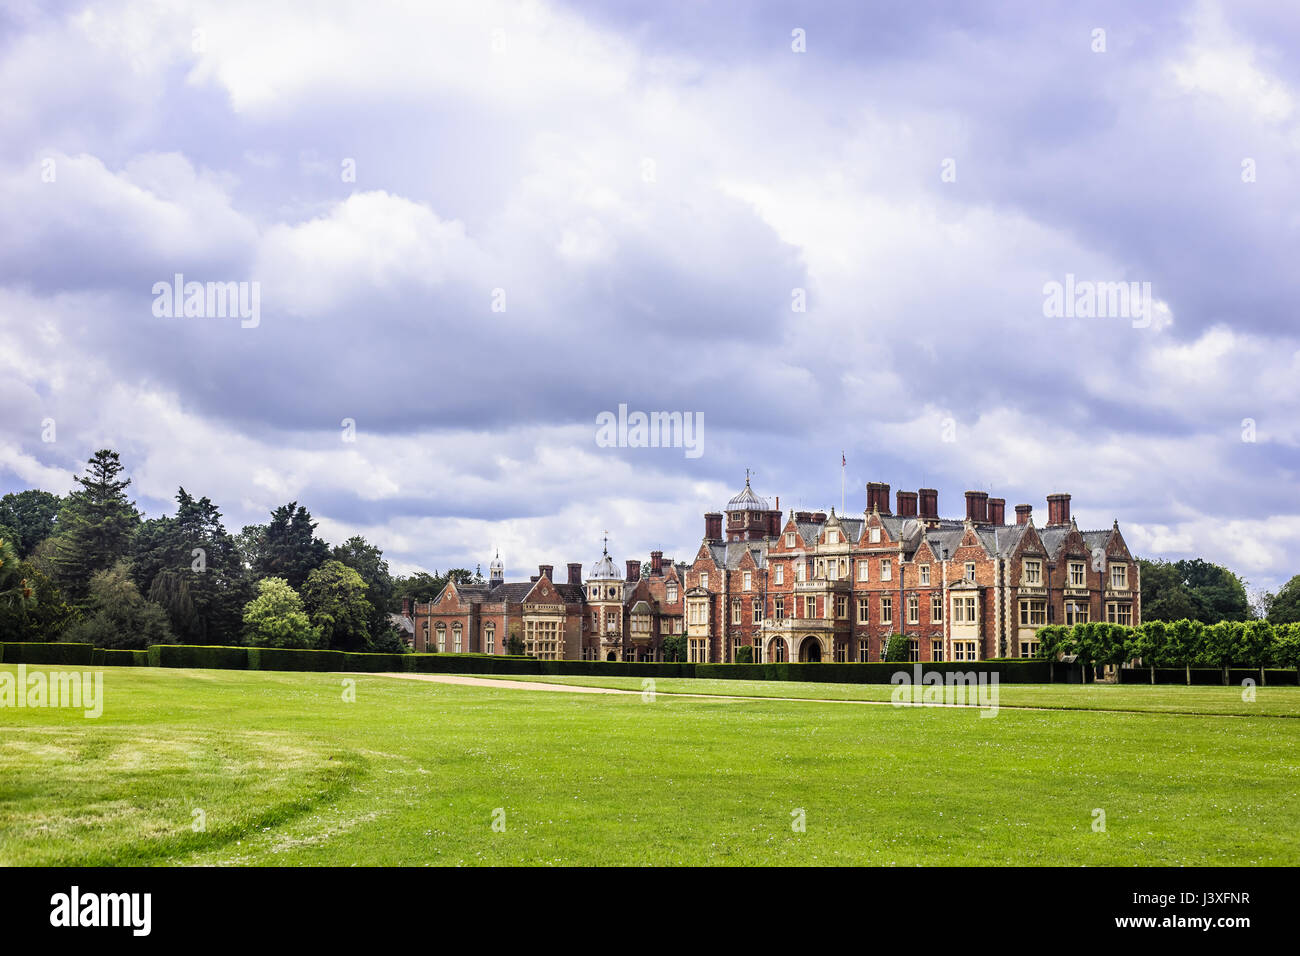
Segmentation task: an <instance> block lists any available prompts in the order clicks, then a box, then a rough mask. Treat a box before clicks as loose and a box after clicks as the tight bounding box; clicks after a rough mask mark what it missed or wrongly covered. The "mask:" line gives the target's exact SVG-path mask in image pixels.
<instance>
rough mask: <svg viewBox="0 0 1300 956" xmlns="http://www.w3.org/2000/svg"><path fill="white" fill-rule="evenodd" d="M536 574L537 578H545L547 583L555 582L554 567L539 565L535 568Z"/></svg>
mask: <svg viewBox="0 0 1300 956" xmlns="http://www.w3.org/2000/svg"><path fill="white" fill-rule="evenodd" d="M537 574H538V576H539V577H543V578H546V580H548V581H551V582H554V581H555V565H553V564H539V565H538V566H537Z"/></svg>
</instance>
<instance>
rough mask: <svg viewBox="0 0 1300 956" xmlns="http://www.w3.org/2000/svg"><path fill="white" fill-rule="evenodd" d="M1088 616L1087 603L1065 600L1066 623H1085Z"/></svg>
mask: <svg viewBox="0 0 1300 956" xmlns="http://www.w3.org/2000/svg"><path fill="white" fill-rule="evenodd" d="M1088 618H1089V613H1088V605H1087V604H1081V603H1079V602H1078V601H1066V602H1065V623H1066V624H1087V623H1088Z"/></svg>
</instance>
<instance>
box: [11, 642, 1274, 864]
mask: <svg viewBox="0 0 1300 956" xmlns="http://www.w3.org/2000/svg"><path fill="white" fill-rule="evenodd" d="M0 668H3V669H5V670H10V671H12V670H13V669H14V668H13V667H12V666H4V665H0ZM29 670H30V668H29ZM104 673H105V694H106V702H105V707H104V713H103V716H102V717H100V718H98V719H86V718H84V717H83V716H81V714H80V712H78V711H70V710H55V709H21V710H16V709H10V708H5V709H0V864H3V865H25V864H185V865H189V864H254V865H298V864H312V865H343V866H346V865H354V864H359V865H375V864H413V865H421V864H450V865H454V864H470V865H473V864H513V863H518V864H535V865H553V864H617V863H622V864H656V865H666V864H794V865H805V864H848V863H865V864H897V865H914V864H932V865H943V864H1002V863H1018V864H1067V865H1074V864H1088V865H1104V864H1116V865H1142V864H1189V865H1194V864H1209V865H1217V864H1222V865H1253V864H1263V863H1272V864H1296V863H1300V796H1297V794H1298V793H1300V770H1298V766H1297V765H1298V762H1300V757H1298V755H1300V720H1295V719H1292V718H1286V717H1273V716H1264V715H1263V714H1262V712H1261V715H1260V716H1251V717H1244V718H1242V717H1224V716H1178V715H1173V714H1161V713H1145V714H1134V713H1121V712H1107V711H1101V710H1095V709H1094V710H1077V711H1076V710H1015V709H1011V708H1009V707H1007V706H1006V705H1007V703H1008V700H1007V698H1008V697H1009V696H1010V694H1011V691H1012V688H1010V687H1003V688H1001V691H1002V704H1003V708H1002V709H1001V711H1000V712H999V713H998V715H997V716H996V717H995V718H993V719H988V718H984V717H981V716H980V713H979V711H976V710H954V709H936V708H916V707H911V708H894V707H884V706H861V705H846V704H836V703H822V702H816V701H814V702H805V701H792V700H781V699H766V700H756V701H734V700H732V701H726V700H708V699H693V698H686V697H673V696H670V695H669V694H667V693H659V694H658V695H656V696H655V698H654V700H653V702H649V701H647V700H644V699H643V698H642V697H641V696H640V695H628V696H621V695H578V694H567V693H562V692H544V691H526V690H518V689H512V688H509V687H504V686H503V687H501V688H500V689H498V688H494V687H492V688H482V687H460V686H453V685H448V684H436V683H426V682H422V681H416V680H404V679H398V678H389V677H382V676H368V675H331V674H288V673H269V672H243V671H199V670H172V669H158V668H139V669H136V668H104ZM349 676H350V677H351V679H353V680H355V691H356V701H355V703H348V702H345V701H344V700H343V682H344V680H346V679H348V677H349ZM588 680H589V679H588ZM672 683H675V682H671V681H660V682H659V684H658V690H660V691H667V690H668V689H669V688H668V686H667V685H669V684H672ZM691 683H692V684H701V683H705V682H691ZM719 683H725V684H726V685H727V686H728V687H729V688H731V692H732V693H735V692H737V691H739V690H741V689H742V688H743V686H744V685H743V684H742V682H732V681H727V682H719ZM632 685H633V686H634V687H635V689H638V690H639V689H641V683H640V681H639V680H633V681H632ZM812 686H817V687H820V688H824V689H825V688H829V687H830V686H831V685H803V688H806V687H812ZM853 686H854V687H855V689H856V690H857V691H859V692H865V691H868V690H871V691H879V690H882V689H883V690H888V688H863V687H860V686H857V685H853ZM787 689H789V690H791V691H795V690H799V689H802V688H800V687H799V686H798V685H787ZM1016 690H1017V691H1019V690H1025V691H1028V690H1030V689H1029V688H1016ZM1040 690H1041V692H1042V693H1044V694H1046V693H1049V692H1050V693H1052V694H1066V695H1068V694H1070V693H1071V692H1080V693H1086V694H1092V695H1095V694H1097V693H1100V692H1102V690H1103V689H1102V688H1042V689H1040ZM1105 690H1107V691H1110V692H1113V693H1114V694H1115V697H1114V698H1113V699H1114V700H1117V701H1121V702H1124V703H1134V704H1138V705H1141V704H1143V702H1144V701H1145V702H1146V704H1149V705H1150V706H1153V707H1155V706H1165V704H1164V703H1162V702H1161V701H1162V699H1163V695H1165V694H1170V693H1172V692H1174V691H1189V689H1188V688H1155V689H1151V688H1141V687H1137V688H1105ZM1190 691H1191V692H1197V693H1184V694H1181V695H1180V696H1178V697H1177V700H1176V701H1174V702H1175V703H1177V704H1178V706H1177V707H1175V708H1174V709H1178V710H1186V709H1189V708H1188V706H1187V705H1189V704H1190V705H1192V706H1193V707H1194V708H1198V709H1202V710H1203V709H1212V708H1214V707H1216V706H1226V705H1227V704H1226V703H1225V699H1223V698H1222V697H1221V695H1222V694H1223V693H1224V691H1223V689H1220V688H1191V689H1190ZM709 692H712V689H710V691H709ZM1235 693H1236V696H1237V698H1238V702H1239V698H1240V692H1239V691H1236V692H1235ZM1288 694H1289V695H1290V696H1286V695H1288ZM1274 695H1276V700H1272V698H1273V697H1274ZM800 696H804V695H803V694H800ZM1297 696H1298V695H1297V692H1296V690H1295V689H1290V690H1288V689H1283V688H1276V689H1263V690H1261V691H1260V694H1259V699H1260V701H1268V702H1269V707H1271V708H1274V709H1277V710H1283V711H1287V712H1291V711H1292V710H1294V704H1295V699H1296V697H1297ZM1063 699H1066V698H1063ZM1080 699H1085V698H1082V697H1081V698H1080ZM1108 699H1111V698H1108ZM1119 709H1120V710H1126V709H1134V708H1131V707H1126V708H1119ZM1097 810H1102V811H1104V812H1105V830H1104V832H1097V831H1096V830H1094V821H1095V820H1098V819H1099V817H1098V816H1097V815H1096V814H1095V812H1094V811H1097ZM196 811H198V813H196ZM494 820H495V821H496V822H497V824H498V827H497V828H496V829H494V827H493V823H494ZM800 820H802V821H803V824H804V826H803V830H802V832H800V831H798V830H796V829H795V828H794V827H792V823H796V824H797V823H798V822H799V821H800ZM200 822H201V823H202V824H203V826H202V829H201V831H200V832H196V829H195V828H196V826H198V824H199V823H200Z"/></svg>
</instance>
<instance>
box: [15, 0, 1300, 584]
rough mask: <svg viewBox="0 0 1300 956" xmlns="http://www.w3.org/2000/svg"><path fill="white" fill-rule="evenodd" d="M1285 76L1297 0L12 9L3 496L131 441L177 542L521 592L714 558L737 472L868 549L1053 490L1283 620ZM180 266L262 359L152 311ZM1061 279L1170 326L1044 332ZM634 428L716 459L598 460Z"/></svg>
mask: <svg viewBox="0 0 1300 956" xmlns="http://www.w3.org/2000/svg"><path fill="white" fill-rule="evenodd" d="M742 6H743V7H744V12H738V8H741V7H742ZM1297 49H1300V13H1298V12H1297V11H1296V10H1295V9H1294V7H1293V5H1291V4H1288V3H1283V2H1278V0H1234V2H1232V3H1226V2H1225V3H1215V2H1205V3H1196V2H1188V3H1181V2H1180V3H1158V2H1151V3H1142V4H1132V3H1130V2H1124V0H1115V2H1079V0H1060V2H1045V0H1024V2H1019V3H999V4H972V3H969V2H965V0H950V2H932V3H921V2H911V0H897V2H892V0H890V2H885V0H873V2H869V3H859V2H843V3H836V4H829V3H828V4H814V5H809V4H806V3H776V2H759V3H749V4H744V5H741V4H734V3H730V2H724V0H716V2H699V0H689V2H688V0H681V2H666V0H654V2H651V0H645V2H604V3H599V4H595V3H593V4H587V3H563V2H497V0H472V2H465V3H451V2H438V3H391V4H386V3H382V2H367V3H364V4H363V3H349V4H323V3H315V4H303V3H277V2H268V0H250V2H244V0H220V2H211V3H205V2H198V3H161V2H159V3H143V2H139V3H137V2H124V3H115V2H107V3H99V4H89V5H85V4H81V3H40V4H37V3H28V2H25V0H7V2H6V3H5V4H4V8H3V12H0V90H3V91H4V95H3V96H0V210H3V218H4V228H3V230H0V412H2V414H0V491H13V490H19V489H22V488H27V487H41V488H45V489H48V490H51V491H56V492H61V493H62V492H66V491H68V490H69V489H70V487H71V485H72V476H73V474H74V473H75V472H78V471H79V470H80V469H81V466H82V464H83V463H84V461H85V459H86V458H87V456H88V455H89V454H90V453H91V452H93V451H94V450H95V449H96V448H99V447H103V446H109V447H112V448H115V449H117V450H119V451H120V452H121V453H122V456H123V459H124V462H125V463H126V465H127V467H128V470H129V472H130V474H131V476H132V478H133V481H134V483H133V485H132V489H133V491H134V493H135V497H136V500H137V503H138V504H139V505H140V506H141V508H143V509H144V510H145V511H146V512H148V513H149V514H151V515H157V514H161V513H164V512H165V511H170V510H171V508H172V501H171V498H172V496H173V495H174V494H175V492H176V488H177V486H178V485H182V484H183V485H184V486H185V488H186V489H187V490H189V491H190V492H192V493H195V494H199V495H207V496H209V497H211V498H212V499H213V500H214V501H215V502H217V503H218V504H219V505H220V506H221V508H222V509H223V511H224V513H225V515H226V519H227V524H228V526H229V527H231V529H232V530H238V528H239V527H241V526H242V525H244V524H246V523H250V522H254V521H262V520H265V517H266V515H267V513H268V512H269V511H270V509H271V508H273V507H274V506H276V505H278V504H281V503H284V502H286V501H289V500H292V499H296V500H299V501H301V502H303V503H305V504H306V505H307V506H308V507H309V508H310V509H311V511H312V512H313V514H314V515H315V516H316V517H317V518H318V519H319V520H320V532H321V533H322V534H323V535H324V536H325V537H327V538H328V539H329V540H331V541H334V542H337V541H339V540H342V539H343V538H344V537H346V536H348V535H350V534H353V533H361V534H364V535H366V536H367V537H368V538H370V539H371V540H372V541H374V542H376V543H378V544H379V545H381V546H382V547H383V548H384V549H385V551H386V553H387V555H388V557H389V558H390V560H391V562H392V563H393V565H394V567H395V569H397V570H403V571H406V570H410V569H413V568H417V567H422V568H426V569H435V568H436V569H444V568H446V567H449V566H456V565H461V566H468V567H471V568H472V567H473V566H474V565H475V564H478V563H481V564H482V565H483V566H484V568H485V569H486V565H487V562H488V560H489V559H490V558H491V556H492V551H493V549H494V548H498V547H499V548H500V550H501V554H502V557H503V558H504V559H505V561H506V564H507V568H508V573H510V574H511V575H512V576H522V575H525V574H527V573H528V572H529V570H530V569H533V568H535V566H536V565H537V564H538V563H541V562H548V563H553V564H556V565H563V564H564V563H566V562H568V561H583V562H585V563H587V564H590V563H591V562H592V561H593V560H594V558H595V557H596V556H598V555H599V553H600V537H601V532H602V531H603V530H605V529H608V530H609V533H610V538H611V541H610V549H611V552H612V553H614V554H615V556H616V557H617V558H619V559H622V558H624V557H633V556H636V557H643V556H644V555H645V553H646V552H648V551H649V550H650V549H651V548H654V547H660V548H662V549H663V550H664V551H665V552H666V553H667V554H669V555H672V556H677V557H686V556H688V555H689V554H690V553H691V552H693V550H694V549H695V547H697V546H698V543H699V540H700V535H701V534H702V526H703V519H702V517H701V515H702V513H703V512H704V511H706V510H710V509H713V508H718V507H720V506H721V505H722V504H723V503H724V502H725V501H726V499H727V498H728V497H730V495H732V494H734V493H735V492H736V491H737V490H738V488H739V487H741V486H742V485H743V483H744V472H745V469H746V468H750V469H752V470H753V471H754V472H755V478H754V487H755V490H757V491H758V492H759V493H760V494H764V495H767V496H769V497H771V496H775V495H780V497H781V505H782V507H783V508H787V509H788V508H790V507H805V508H814V507H829V506H831V505H836V506H838V505H839V502H840V480H841V474H840V471H841V469H840V455H841V452H843V453H844V454H845V455H846V457H847V461H848V466H847V469H846V470H845V475H846V480H847V487H848V495H847V501H848V508H849V510H850V511H851V512H854V513H857V512H860V511H861V510H862V507H863V501H864V492H863V485H864V484H865V482H867V481H872V480H880V481H887V482H889V483H890V484H891V485H892V487H893V489H894V490H897V489H899V488H903V489H915V488H917V487H919V486H933V487H937V488H938V489H939V491H940V495H939V503H940V509H941V511H942V512H943V513H945V514H956V515H960V513H961V512H962V509H963V504H962V497H961V495H962V492H963V491H964V490H966V489H983V490H987V491H989V492H990V493H991V494H993V495H994V496H1001V497H1005V498H1006V499H1007V502H1008V513H1010V510H1011V506H1012V505H1014V504H1016V503H1018V502H1029V503H1032V504H1033V505H1034V506H1035V515H1036V517H1037V519H1038V521H1039V522H1040V523H1041V522H1042V521H1043V520H1044V519H1045V517H1046V505H1045V503H1044V499H1045V496H1046V495H1047V494H1049V493H1051V492H1057V491H1067V492H1070V493H1071V494H1073V496H1074V498H1073V506H1074V513H1075V515H1076V517H1077V518H1078V520H1079V524H1080V526H1081V527H1083V528H1097V527H1107V526H1109V525H1110V523H1111V521H1112V520H1113V519H1115V518H1118V519H1119V521H1120V523H1121V526H1122V527H1123V529H1124V532H1125V536H1126V538H1127V539H1128V541H1129V544H1130V546H1131V547H1132V548H1133V549H1134V550H1135V551H1136V552H1137V553H1139V554H1141V555H1144V556H1151V557H1156V556H1163V557H1181V556H1189V555H1202V556H1205V557H1208V558H1210V559H1213V560H1216V561H1220V562H1223V563H1226V564H1228V565H1229V566H1230V567H1232V568H1234V569H1235V570H1237V571H1238V572H1239V573H1241V574H1242V575H1243V576H1244V577H1246V578H1247V579H1248V580H1249V581H1250V582H1251V583H1252V584H1253V585H1255V586H1268V587H1275V586H1276V585H1277V584H1279V583H1280V582H1281V581H1284V580H1285V579H1286V578H1288V577H1290V576H1291V575H1292V574H1294V573H1296V572H1300V495H1298V494H1297V464H1298V461H1300V458H1298V457H1297V445H1298V444H1300V387H1298V384H1297V383H1300V326H1298V323H1297V302H1300V295H1298V293H1300V289H1298V288H1297V286H1298V285H1300V280H1298V279H1297V277H1298V276H1300V269H1297V262H1298V261H1300V202H1298V200H1300V57H1297V56H1295V55H1294V54H1295V52H1296V51H1297ZM177 273H179V274H181V275H183V276H184V278H185V281H198V282H204V283H206V282H222V283H226V282H237V283H249V285H248V286H245V288H246V289H251V288H252V286H251V284H252V283H254V282H255V283H257V284H258V285H257V288H258V292H259V296H260V299H259V303H260V305H259V313H258V320H257V324H256V325H255V326H250V327H244V326H245V325H249V323H247V322H241V320H240V318H238V317H222V316H213V315H205V316H189V317H186V316H184V315H183V314H182V315H180V316H178V317H173V316H168V315H162V316H159V315H157V314H156V313H157V312H158V311H159V309H158V307H157V306H158V303H157V296H156V295H155V293H154V287H155V283H160V282H163V283H170V282H172V280H173V276H175V275H176V274H177ZM1067 276H1074V277H1075V279H1076V281H1088V282H1099V283H1100V282H1106V283H1109V282H1135V283H1139V284H1141V283H1150V286H1149V288H1150V290H1151V296H1152V299H1151V301H1152V315H1151V319H1152V320H1151V321H1149V322H1146V323H1142V322H1138V321H1136V320H1130V318H1128V317H1125V316H1122V315H1121V316H1118V317H1117V316H1114V315H1105V316H1099V317H1061V316H1048V315H1045V308H1044V302H1045V298H1046V296H1045V292H1044V290H1045V287H1047V285H1048V284H1049V283H1052V282H1061V283H1064V282H1065V281H1066V277H1067ZM799 290H802V291H799ZM800 299H802V301H803V302H804V303H805V307H804V309H803V311H799V310H798V308H797V305H796V303H797V302H798V301H799V300H800ZM1135 325H1137V326H1142V325H1145V327H1135ZM620 404H625V405H627V406H628V408H629V409H630V410H643V411H647V412H650V411H681V412H687V413H690V414H692V415H695V416H702V419H703V422H704V431H703V445H702V446H701V451H702V454H700V455H699V456H698V457H690V456H688V455H687V454H686V453H685V450H684V449H682V448H659V449H648V448H631V447H626V448H618V447H613V448H608V447H601V445H600V444H598V443H597V440H596V438H597V429H596V420H597V416H599V415H600V413H601V412H605V411H616V410H617V409H618V406H619V405H620ZM345 420H350V421H351V422H353V423H355V428H354V430H352V429H349V428H347V427H345V426H344V424H343V423H344V422H345ZM349 439H352V440H349Z"/></svg>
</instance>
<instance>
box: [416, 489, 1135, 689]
mask: <svg viewBox="0 0 1300 956" xmlns="http://www.w3.org/2000/svg"><path fill="white" fill-rule="evenodd" d="M938 505H939V493H938V492H937V491H935V490H934V489H931V488H922V489H920V490H919V491H899V492H898V494H897V499H896V508H895V509H894V510H891V508H890V501H889V486H888V485H887V484H882V483H878V482H872V483H870V484H868V485H867V508H866V511H865V513H864V514H863V516H862V517H860V518H849V517H846V516H843V515H837V514H836V513H835V510H834V509H833V508H832V509H831V511H830V513H829V514H827V513H825V512H821V511H817V512H808V511H797V512H793V511H792V512H791V513H790V514H789V515H787V516H785V517H784V518H783V517H782V513H781V510H780V499H779V498H778V499H777V500H776V505H775V506H772V505H769V503H768V502H767V501H766V500H765V499H763V498H761V497H759V496H758V495H757V494H755V493H754V491H753V490H752V489H751V488H750V485H749V481H748V480H746V482H745V487H744V489H743V490H742V491H741V492H740V493H739V494H738V495H736V496H735V497H734V498H732V499H731V500H730V501H729V502H727V506H726V509H725V513H724V512H710V513H708V514H706V515H705V516H704V539H703V541H702V542H701V543H700V548H699V551H697V552H696V554H695V557H694V559H693V560H692V561H690V562H674V561H672V560H668V561H665V560H664V557H663V552H661V551H653V552H651V554H650V561H649V563H648V565H643V564H642V562H640V561H638V560H628V561H627V562H626V564H625V565H624V566H623V567H622V568H620V567H619V565H618V564H617V563H616V562H615V561H614V559H613V558H611V557H610V555H609V553H608V546H607V545H606V550H605V553H604V554H602V555H601V557H600V559H599V560H598V561H597V562H596V563H595V564H594V565H593V566H592V568H591V569H590V571H589V572H588V574H587V576H586V577H585V578H584V577H583V566H582V565H581V564H570V565H569V566H568V573H567V580H565V581H563V582H560V581H557V580H556V578H555V569H554V567H553V566H552V565H542V566H541V567H539V568H538V573H537V574H536V575H534V576H533V577H532V578H531V579H530V580H529V581H527V582H517V583H510V582H506V581H505V580H504V576H503V573H502V563H501V561H500V557H499V556H498V557H497V558H496V559H494V560H493V561H492V563H491V565H490V567H489V578H488V582H487V583H486V584H485V585H457V584H454V583H452V584H448V585H447V586H446V587H445V588H444V589H443V591H442V593H440V594H439V595H438V596H437V597H436V598H435V599H434V600H433V601H432V602H430V603H428V604H419V603H417V604H416V605H415V606H414V608H412V609H411V619H412V623H413V624H414V632H415V637H414V642H415V649H416V650H417V651H425V650H428V651H444V652H457V651H463V652H479V653H489V654H504V653H506V643H507V639H508V638H509V637H510V636H511V635H514V636H517V637H518V638H519V639H520V640H521V641H522V642H523V644H524V648H525V652H526V653H528V654H530V655H533V656H535V657H539V658H545V659H585V660H614V661H624V660H626V661H633V660H635V661H657V660H662V659H663V650H662V645H663V640H664V638H665V637H668V636H673V635H684V636H685V638H686V647H687V659H688V660H691V661H697V662H711V663H717V662H732V661H734V660H736V656H737V652H738V651H739V649H740V648H741V647H743V646H746V645H748V646H751V647H753V649H754V650H753V654H754V659H755V660H756V661H796V660H798V661H828V660H833V661H879V660H882V659H883V653H884V648H885V644H886V643H887V641H888V638H889V636H890V635H891V634H903V635H905V636H906V637H907V638H909V639H910V643H911V656H912V659H913V660H919V661H946V660H983V659H986V658H990V657H1028V656H1032V655H1033V653H1034V651H1035V649H1036V637H1035V635H1036V632H1037V628H1039V627H1041V626H1042V625H1044V624H1049V623H1064V624H1072V623H1074V622H1076V621H1088V620H1094V621H1102V620H1104V621H1111V622H1115V623H1119V624H1137V623H1139V618H1140V614H1141V608H1140V599H1139V593H1140V588H1139V581H1138V568H1137V564H1136V562H1135V561H1134V560H1133V557H1132V555H1131V554H1130V553H1129V550H1128V546H1127V545H1126V544H1125V543H1124V538H1123V536H1122V535H1121V534H1120V530H1119V523H1118V521H1117V522H1116V523H1115V524H1114V525H1113V526H1112V527H1110V528H1108V529H1106V530H1102V531H1080V530H1079V529H1078V527H1077V526H1076V525H1075V522H1074V519H1073V518H1071V517H1070V496H1069V495H1065V494H1055V495H1049V496H1048V498H1047V523H1046V524H1045V525H1044V526H1043V527H1042V528H1041V529H1040V528H1038V527H1037V526H1036V525H1035V524H1034V520H1033V509H1032V507H1031V506H1030V505H1016V508H1015V522H1014V523H1013V524H1008V523H1007V522H1006V520H1005V510H1006V502H1005V501H1004V500H1003V499H1001V498H990V497H989V496H988V494H987V493H986V492H979V491H968V492H966V516H965V517H964V518H960V519H958V518H941V517H939V507H938ZM724 518H725V522H726V525H725V528H724V525H723V522H724Z"/></svg>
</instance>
